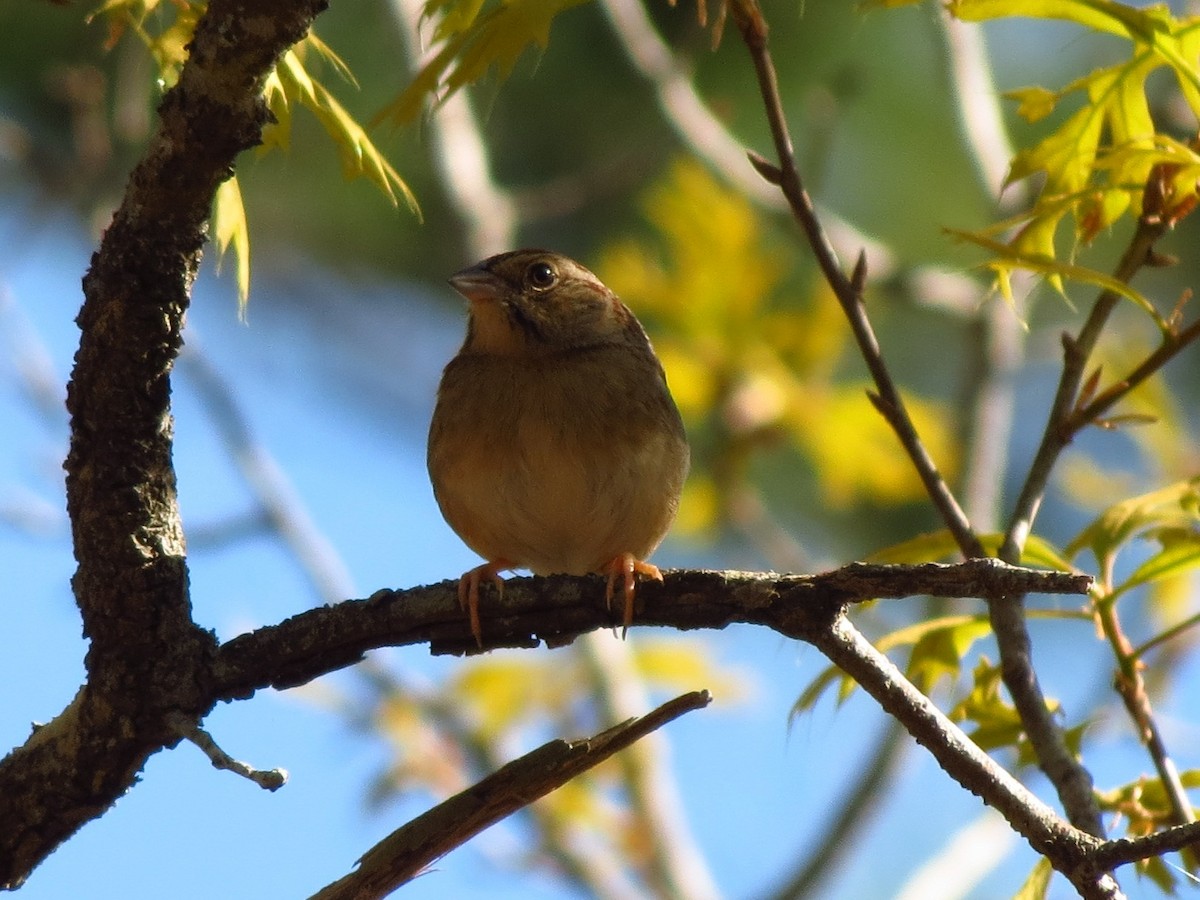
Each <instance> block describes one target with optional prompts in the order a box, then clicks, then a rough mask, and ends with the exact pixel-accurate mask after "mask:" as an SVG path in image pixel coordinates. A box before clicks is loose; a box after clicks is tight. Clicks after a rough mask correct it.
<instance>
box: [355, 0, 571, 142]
mask: <svg viewBox="0 0 1200 900" xmlns="http://www.w3.org/2000/svg"><path fill="white" fill-rule="evenodd" d="M583 2H585V0H506V2H500V3H493V4H488V8H487V9H486V10H485V9H484V8H483V7H484V5H485V4H484V3H482V2H480V0H467V2H464V3H450V2H448V0H432V2H430V3H429V4H427V5H426V14H427V15H435V14H437V13H439V12H441V11H442V10H444V11H445V14H444V16H443V18H442V19H441V21H440V23H439V24H438V25H437V27H436V28H435V30H434V41H435V43H436V42H439V41H441V42H443V46H442V47H441V48H440V49H439V50H438V52H437V53H435V54H434V56H433V58H432V59H430V60H429V61H428V62H427V63H426V64H425V65H424V67H423V68H422V69H421V71H420V72H418V73H417V75H416V77H415V78H414V79H413V81H412V83H411V84H410V85H409V86H408V87H407V88H406V89H405V90H404V92H403V93H401V94H400V96H398V97H397V98H396V99H395V100H393V101H392V102H391V103H390V104H388V106H387V107H386V108H385V109H384V110H383V111H382V112H381V113H380V114H379V117H378V118H386V119H390V120H391V121H393V122H396V123H397V124H402V123H404V122H408V121H411V120H412V118H413V117H414V116H415V115H416V114H417V113H418V112H419V111H420V109H421V107H422V105H423V104H424V102H425V100H426V99H427V98H429V97H433V96H434V95H435V94H437V93H440V94H441V99H445V98H446V97H448V96H450V95H451V94H453V93H454V92H455V91H456V90H458V89H459V88H461V87H463V86H464V85H467V84H473V83H475V82H477V81H479V80H481V79H482V78H483V77H484V76H485V75H486V74H487V73H488V72H489V71H490V70H491V69H493V68H495V69H496V70H497V72H498V73H499V75H500V77H501V78H504V77H507V76H508V75H509V73H511V72H512V69H513V66H514V65H516V62H517V60H518V59H519V58H520V57H521V54H522V53H524V52H525V50H526V49H527V48H528V47H529V46H531V45H533V46H537V47H545V46H546V43H547V42H548V41H549V39H550V23H551V22H552V21H553V20H554V17H555V16H557V15H558V14H559V13H560V12H563V11H564V10H566V9H569V8H570V7H572V6H578V5H579V4H580V3H583Z"/></svg>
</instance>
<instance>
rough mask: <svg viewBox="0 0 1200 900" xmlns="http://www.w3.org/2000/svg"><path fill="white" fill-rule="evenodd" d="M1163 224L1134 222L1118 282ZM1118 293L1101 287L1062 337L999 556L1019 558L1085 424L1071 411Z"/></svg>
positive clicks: (1132, 270)
mask: <svg viewBox="0 0 1200 900" xmlns="http://www.w3.org/2000/svg"><path fill="white" fill-rule="evenodd" d="M1165 227H1166V226H1165V225H1163V224H1162V223H1161V222H1146V221H1141V222H1139V223H1138V227H1137V231H1136V232H1135V233H1134V235H1133V238H1132V239H1131V240H1130V243H1129V247H1128V248H1126V250H1125V253H1124V254H1123V255H1122V257H1121V261H1120V262H1119V263H1118V264H1117V267H1116V269H1115V270H1114V272H1113V277H1114V278H1115V279H1116V280H1117V281H1120V282H1123V283H1128V282H1130V281H1131V280H1132V279H1133V276H1134V275H1136V274H1137V273H1138V271H1139V270H1140V269H1141V268H1142V267H1143V266H1144V265H1146V262H1147V260H1148V259H1149V258H1150V253H1151V251H1152V250H1153V248H1154V244H1155V242H1156V241H1157V240H1158V239H1159V238H1160V237H1162V234H1163V231H1164V230H1165ZM1120 300H1121V296H1120V295H1119V294H1117V293H1115V292H1114V291H1104V292H1102V293H1101V294H1100V296H1099V297H1097V298H1096V302H1095V303H1094V304H1093V305H1092V310H1091V313H1090V314H1089V315H1088V318H1087V321H1086V322H1084V324H1083V327H1082V328H1081V329H1080V330H1079V334H1077V335H1076V336H1074V337H1068V336H1066V335H1064V337H1063V370H1062V374H1061V375H1060V376H1059V381H1058V388H1057V390H1056V391H1055V394H1054V401H1053V403H1052V404H1051V407H1050V413H1049V415H1048V416H1047V420H1046V429H1045V431H1044V432H1043V434H1042V440H1041V444H1040V445H1039V446H1038V450H1037V453H1036V454H1035V455H1034V458H1033V462H1032V463H1031V464H1030V466H1029V473H1028V475H1027V476H1026V478H1025V483H1024V485H1023V486H1022V487H1021V493H1020V495H1019V496H1018V498H1017V502H1016V505H1015V507H1014V508H1013V511H1012V515H1011V516H1010V518H1009V522H1008V528H1007V529H1006V531H1005V536H1004V545H1003V546H1002V547H1001V549H1000V558H1001V559H1004V560H1008V561H1012V560H1014V559H1020V558H1021V552H1022V551H1023V550H1024V548H1025V541H1026V540H1027V539H1028V537H1029V534H1030V532H1031V531H1032V530H1033V520H1034V519H1035V518H1036V517H1037V513H1038V508H1039V507H1040V506H1041V503H1042V498H1043V497H1044V496H1045V493H1046V486H1047V484H1048V483H1049V481H1050V473H1051V472H1052V471H1053V469H1054V465H1055V463H1057V462H1058V457H1059V454H1061V453H1062V451H1063V449H1064V448H1065V447H1066V446H1067V444H1069V443H1070V441H1071V439H1072V438H1073V437H1074V436H1075V432H1076V431H1077V430H1078V429H1079V428H1080V427H1082V426H1083V424H1085V423H1078V424H1073V423H1072V417H1071V414H1072V412H1073V411H1074V409H1075V403H1076V398H1077V397H1078V396H1079V387H1080V385H1081V384H1082V383H1083V377H1084V372H1085V371H1086V369H1087V363H1088V360H1089V359H1090V358H1091V355H1092V351H1093V350H1094V349H1095V347H1096V343H1097V341H1099V339H1100V334H1101V332H1102V331H1103V329H1104V326H1105V324H1106V323H1107V322H1108V317H1109V316H1110V315H1111V314H1112V311H1113V309H1115V308H1116V305H1117V304H1118V303H1119V302H1120Z"/></svg>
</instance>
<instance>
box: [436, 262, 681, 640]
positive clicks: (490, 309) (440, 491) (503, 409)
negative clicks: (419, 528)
mask: <svg viewBox="0 0 1200 900" xmlns="http://www.w3.org/2000/svg"><path fill="white" fill-rule="evenodd" d="M450 285H451V286H452V287H453V288H454V289H455V290H456V291H458V292H459V293H460V294H462V295H463V296H464V297H465V298H466V299H467V300H468V301H469V304H470V312H469V317H468V322H467V336H466V340H465V341H464V342H463V345H462V348H461V349H460V350H459V351H458V354H457V355H456V356H455V357H454V358H453V359H452V360H450V362H449V364H448V365H447V366H446V368H445V371H444V372H443V373H442V380H441V384H440V385H439V387H438V392H437V403H436V406H435V408H434V411H433V420H432V422H431V423H430V428H429V447H428V456H427V463H428V467H429V476H430V480H431V481H432V483H433V493H434V496H435V497H436V499H437V503H438V506H439V507H440V509H441V511H442V515H443V516H444V517H445V519H446V522H447V523H448V524H449V525H450V527H451V528H452V529H453V530H454V531H455V533H456V534H457V535H458V536H459V537H460V538H462V540H463V542H464V543H465V544H466V545H467V546H468V547H470V548H471V549H472V550H474V551H475V552H476V553H478V554H479V555H480V556H482V557H483V558H484V560H485V562H484V563H483V564H482V565H480V566H477V567H476V568H474V569H471V570H470V571H468V572H466V573H465V574H464V575H463V576H462V578H461V579H460V580H459V584H458V599H459V603H460V605H461V606H462V608H463V610H464V611H465V612H466V613H467V615H468V618H469V621H470V626H471V633H472V635H473V636H474V638H475V641H476V644H478V645H479V646H480V647H482V646H483V633H482V627H481V625H480V621H479V586H480V584H481V582H482V581H483V580H484V579H487V580H490V581H492V582H493V583H495V585H496V586H497V589H498V591H499V592H500V593H501V595H503V590H504V582H503V580H502V579H501V578H500V574H499V573H500V572H502V571H505V570H512V569H528V570H530V571H532V572H533V573H534V574H535V575H550V574H556V573H558V574H568V575H585V574H589V573H597V574H602V575H607V576H608V582H607V587H606V591H605V601H606V603H607V604H608V606H609V608H610V609H611V608H612V599H613V592H614V589H615V587H616V585H617V582H618V581H619V582H620V585H621V589H622V592H623V602H624V614H623V616H622V622H623V625H624V628H625V630H628V628H629V625H630V624H631V623H632V621H633V601H634V593H635V583H636V575H642V576H645V577H648V578H653V579H656V580H658V581H661V580H662V573H661V572H660V571H659V569H658V568H657V567H656V566H654V565H651V564H650V563H648V562H646V558H647V557H648V556H650V554H651V553H653V552H654V550H655V548H657V547H658V545H659V543H660V542H661V541H662V539H663V537H664V536H665V535H666V533H667V530H668V529H669V528H670V527H671V523H672V522H673V521H674V519H675V513H676V510H677V509H678V506H679V495H680V492H681V491H682V490H683V482H684V479H685V478H686V477H687V472H688V466H689V462H690V452H689V450H688V443H687V436H686V434H685V433H684V428H683V422H682V420H681V419H680V417H679V410H678V409H677V408H676V406H675V401H674V400H673V399H672V397H671V392H670V390H669V389H668V388H667V379H666V375H665V374H664V372H663V368H662V364H661V363H660V362H659V361H658V357H657V356H655V355H654V349H653V348H652V347H651V345H650V340H649V338H647V337H646V332H645V330H644V329H643V328H642V325H641V323H640V322H638V320H637V318H636V317H635V316H634V314H633V313H632V312H631V311H630V309H629V307H627V306H626V305H625V304H624V303H622V302H621V301H620V299H618V297H617V296H616V294H614V293H613V292H612V291H611V290H609V289H608V288H607V287H605V286H604V284H603V283H602V282H601V281H600V279H599V278H597V277H596V276H595V275H593V274H592V273H591V272H590V271H588V270H587V269H586V268H584V267H583V266H581V265H580V264H579V263H577V262H575V261H574V260H572V259H569V258H568V257H566V256H563V255H562V254H559V253H554V252H551V251H548V250H534V249H527V250H515V251H512V252H509V253H501V254H499V255H497V256H492V257H490V258H488V259H485V260H484V261H483V262H481V263H478V264H477V265H474V266H471V267H470V268H467V269H463V270H462V271H461V272H459V273H457V274H456V275H454V276H452V277H451V278H450Z"/></svg>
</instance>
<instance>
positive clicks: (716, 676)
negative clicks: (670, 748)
mask: <svg viewBox="0 0 1200 900" xmlns="http://www.w3.org/2000/svg"><path fill="white" fill-rule="evenodd" d="M633 658H634V662H635V663H636V665H637V670H638V673H639V674H640V675H641V676H642V678H643V679H644V680H645V681H646V683H647V685H649V686H651V687H653V688H654V689H656V690H662V691H671V692H676V691H694V690H698V689H700V688H706V689H708V690H709V692H710V693H711V694H712V695H713V697H715V698H717V699H718V700H720V701H722V702H736V701H737V700H739V699H741V698H743V697H744V696H745V695H746V694H747V692H748V689H749V687H748V686H749V682H748V680H747V678H746V676H744V675H741V674H739V673H737V672H735V671H734V670H733V669H731V668H729V667H722V666H719V665H717V664H716V663H715V662H714V661H713V659H712V650H711V648H710V647H709V646H708V645H707V644H706V643H705V642H704V641H700V640H683V639H673V640H642V641H639V642H638V643H637V644H635V645H634V647H633Z"/></svg>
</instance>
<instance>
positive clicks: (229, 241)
mask: <svg viewBox="0 0 1200 900" xmlns="http://www.w3.org/2000/svg"><path fill="white" fill-rule="evenodd" d="M212 225H213V244H214V246H215V247H216V249H217V271H218V272H220V271H221V263H222V261H223V260H224V258H225V253H226V252H227V251H229V250H232V251H233V256H234V259H235V261H236V262H237V276H236V277H237V290H238V316H239V317H241V318H245V315H246V303H247V301H248V300H249V298H250V232H249V229H248V228H247V225H246V209H245V207H244V206H242V192H241V189H240V188H239V187H238V180H237V176H236V175H231V176H230V177H229V178H228V179H227V180H225V181H223V182H221V186H220V187H218V188H217V195H216V197H215V198H214V199H213V212H212Z"/></svg>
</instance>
